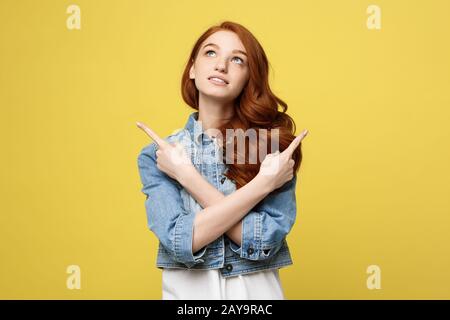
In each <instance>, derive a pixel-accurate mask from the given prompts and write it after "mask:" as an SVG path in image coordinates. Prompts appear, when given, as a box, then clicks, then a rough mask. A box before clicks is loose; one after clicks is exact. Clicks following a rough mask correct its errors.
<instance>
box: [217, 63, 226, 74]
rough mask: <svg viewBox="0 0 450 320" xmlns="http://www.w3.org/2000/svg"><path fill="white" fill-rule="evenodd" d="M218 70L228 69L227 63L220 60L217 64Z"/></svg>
mask: <svg viewBox="0 0 450 320" xmlns="http://www.w3.org/2000/svg"><path fill="white" fill-rule="evenodd" d="M216 70H217V71H222V72H223V71H226V64H225V63H224V62H223V61H219V62H217V64H216Z"/></svg>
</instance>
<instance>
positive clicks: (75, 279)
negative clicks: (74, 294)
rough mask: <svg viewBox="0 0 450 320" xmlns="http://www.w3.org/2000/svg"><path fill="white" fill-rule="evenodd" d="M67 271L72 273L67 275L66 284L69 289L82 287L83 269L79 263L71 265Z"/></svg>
mask: <svg viewBox="0 0 450 320" xmlns="http://www.w3.org/2000/svg"><path fill="white" fill-rule="evenodd" d="M66 272H67V273H68V274H70V275H69V276H68V277H67V281H66V286H67V289H69V290H73V289H81V270H80V266H78V265H76V264H75V265H70V266H68V267H67V270H66Z"/></svg>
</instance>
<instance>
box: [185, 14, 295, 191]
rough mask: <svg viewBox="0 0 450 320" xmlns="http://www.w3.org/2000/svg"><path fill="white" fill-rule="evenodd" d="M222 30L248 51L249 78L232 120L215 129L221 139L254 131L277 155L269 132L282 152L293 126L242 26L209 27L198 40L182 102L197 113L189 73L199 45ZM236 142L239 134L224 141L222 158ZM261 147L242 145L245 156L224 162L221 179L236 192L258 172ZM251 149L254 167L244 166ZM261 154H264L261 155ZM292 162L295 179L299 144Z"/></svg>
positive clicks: (264, 62)
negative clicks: (228, 131)
mask: <svg viewBox="0 0 450 320" xmlns="http://www.w3.org/2000/svg"><path fill="white" fill-rule="evenodd" d="M221 30H227V31H232V32H234V33H235V34H236V35H237V36H238V37H239V38H240V40H241V41H242V43H243V45H244V47H245V49H246V51H247V59H248V67H249V74H250V77H249V80H248V82H247V84H246V85H245V86H244V88H243V89H242V92H241V93H240V94H239V96H238V97H237V98H236V99H235V101H234V108H235V110H234V111H235V112H234V117H233V118H232V119H231V120H230V121H228V122H227V123H226V124H224V125H223V126H221V127H220V128H217V129H218V130H220V132H221V133H222V137H226V129H233V130H236V129H242V130H243V132H245V131H246V130H247V129H251V128H253V129H255V131H256V135H257V141H261V139H263V141H264V142H263V144H262V145H264V143H266V149H265V150H270V152H271V153H273V152H276V151H277V150H271V145H272V139H273V138H275V136H274V132H276V131H273V132H272V129H278V130H279V131H278V134H277V135H278V139H279V140H278V146H279V149H278V151H280V152H282V151H283V150H284V149H286V148H287V147H288V146H289V144H290V143H291V142H292V141H293V140H294V138H295V130H296V127H295V122H294V120H293V119H292V118H291V117H290V116H289V115H288V114H287V113H286V111H287V109H288V105H287V104H286V103H285V102H284V101H283V100H281V99H280V98H278V97H277V96H276V95H275V94H274V93H273V92H272V91H271V90H270V87H269V62H268V60H267V56H266V54H265V52H264V50H263V48H262V46H261V45H260V43H259V42H258V40H257V39H256V38H255V37H254V36H253V34H252V33H251V32H250V31H249V30H247V29H246V28H245V27H244V26H242V25H240V24H238V23H235V22H231V21H224V22H222V23H221V24H220V25H216V26H212V27H210V28H209V29H208V30H206V31H205V32H204V33H203V34H202V35H201V36H200V38H199V39H198V40H197V42H196V43H195V45H194V47H193V49H192V52H191V54H190V56H189V59H188V62H187V64H186V68H185V69H184V72H183V76H182V80H181V92H182V96H183V100H184V101H185V102H186V103H187V104H188V105H189V106H191V107H192V108H193V109H195V110H199V105H198V99H199V92H198V89H197V88H196V86H195V80H194V79H190V78H189V70H190V68H191V66H192V65H193V64H194V62H195V59H196V57H197V54H198V52H199V49H200V46H201V44H202V43H203V42H204V41H205V40H206V39H207V38H208V37H209V36H210V35H211V34H213V33H215V32H217V31H221ZM278 105H280V106H281V111H279V110H278ZM258 129H267V130H265V131H266V132H267V135H266V136H265V135H264V136H263V135H260V130H258ZM234 132H240V131H239V130H238V131H234ZM237 138H238V134H236V135H235V136H234V137H233V139H232V140H226V143H224V144H223V148H222V151H223V155H226V154H227V152H226V149H227V147H230V148H231V147H233V148H234V146H237V143H236V139H237ZM244 139H247V137H244ZM224 140H225V139H224ZM249 140H250V139H249ZM241 141H242V140H241ZM245 141H246V140H245ZM260 146H261V142H259V143H257V144H256V145H251V143H250V142H249V143H245V155H242V154H241V155H239V150H236V149H235V150H234V159H233V161H232V163H229V161H228V160H227V170H226V172H225V173H224V175H225V176H227V177H228V178H229V179H231V180H233V181H234V182H235V184H236V188H237V189H238V188H240V187H242V186H244V185H245V184H247V183H248V182H249V181H251V180H252V179H253V178H254V177H255V176H256V175H257V173H258V172H259V168H260V165H261V162H262V161H263V160H264V156H265V155H264V156H262V157H261V155H260V151H259V147H260ZM251 148H254V149H252V152H254V151H255V149H256V151H257V153H256V154H257V155H259V156H258V157H257V161H256V163H248V162H247V159H248V158H249V152H250V149H251ZM262 152H263V153H264V151H262ZM238 156H241V157H242V156H243V157H244V159H245V161H244V163H241V162H243V161H237V157H238ZM240 159H242V158H240ZM292 159H293V160H294V161H295V165H294V175H296V174H297V172H298V170H299V169H300V165H301V161H302V151H301V144H300V145H299V146H298V147H297V148H296V150H295V151H294V153H293V154H292ZM252 162H254V161H252Z"/></svg>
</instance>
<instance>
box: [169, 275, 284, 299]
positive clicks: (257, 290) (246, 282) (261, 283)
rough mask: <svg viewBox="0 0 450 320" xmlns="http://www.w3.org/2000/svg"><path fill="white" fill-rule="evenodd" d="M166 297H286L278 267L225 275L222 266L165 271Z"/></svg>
mask: <svg viewBox="0 0 450 320" xmlns="http://www.w3.org/2000/svg"><path fill="white" fill-rule="evenodd" d="M162 290H163V292H162V299H163V300H233V299H234V300H254V299H260V300H284V294H283V288H282V285H281V281H280V276H279V273H278V269H271V270H262V271H257V272H253V273H248V274H241V275H236V276H232V277H228V278H224V277H223V276H222V274H221V273H220V271H219V269H209V270H195V269H171V268H165V269H163V272H162Z"/></svg>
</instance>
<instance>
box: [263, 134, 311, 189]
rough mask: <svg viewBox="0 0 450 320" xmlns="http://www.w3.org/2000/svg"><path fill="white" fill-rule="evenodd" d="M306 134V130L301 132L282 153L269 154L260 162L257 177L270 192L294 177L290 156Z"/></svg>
mask: <svg viewBox="0 0 450 320" xmlns="http://www.w3.org/2000/svg"><path fill="white" fill-rule="evenodd" d="M307 134H308V130H303V132H302V133H301V134H300V135H298V136H297V137H295V139H294V140H292V142H291V144H290V145H289V146H288V147H287V148H286V149H285V150H283V152H281V153H280V152H279V151H277V152H275V153H269V154H268V155H267V156H266V157H265V158H264V160H263V162H261V167H260V169H259V172H258V175H257V176H259V177H260V179H262V180H263V181H264V184H266V185H267V186H269V188H270V190H272V191H273V190H275V189H278V188H279V187H281V186H282V185H284V184H285V183H286V182H288V181H289V180H291V179H292V178H293V177H294V169H293V168H294V164H295V161H294V160H293V159H292V154H293V153H294V151H295V149H296V148H297V147H298V146H299V144H300V143H301V142H302V140H303V138H305V137H306V135H307Z"/></svg>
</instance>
